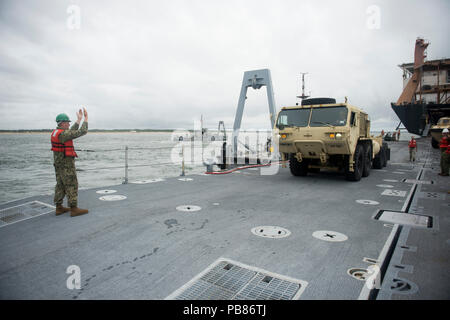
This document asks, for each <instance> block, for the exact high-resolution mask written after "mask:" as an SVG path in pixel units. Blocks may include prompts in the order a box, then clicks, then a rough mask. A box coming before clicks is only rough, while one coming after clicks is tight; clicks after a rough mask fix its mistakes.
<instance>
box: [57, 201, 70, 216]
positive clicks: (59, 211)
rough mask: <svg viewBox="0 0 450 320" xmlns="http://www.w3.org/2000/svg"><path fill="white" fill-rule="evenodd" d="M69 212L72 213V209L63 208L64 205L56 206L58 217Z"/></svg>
mask: <svg viewBox="0 0 450 320" xmlns="http://www.w3.org/2000/svg"><path fill="white" fill-rule="evenodd" d="M68 211H70V208H66V207H63V205H62V204H58V205H56V210H55V212H56V215H57V216H59V215H60V214H63V213H66V212H68Z"/></svg>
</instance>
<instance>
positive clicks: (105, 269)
mask: <svg viewBox="0 0 450 320" xmlns="http://www.w3.org/2000/svg"><path fill="white" fill-rule="evenodd" d="M418 144H419V152H418V162H417V163H414V164H411V163H409V162H408V161H407V159H408V148H407V142H391V143H389V145H390V148H391V161H390V162H389V163H388V165H387V167H386V168H385V169H384V170H372V171H371V174H370V176H369V177H367V178H364V179H362V180H361V181H360V182H356V183H352V182H348V181H345V179H344V177H343V176H342V175H339V174H337V173H331V172H329V173H328V172H324V173H315V174H310V175H309V176H307V177H294V176H292V175H291V174H290V172H289V169H288V168H281V169H280V170H279V172H278V174H276V175H261V174H260V171H259V169H256V170H248V169H247V170H241V171H236V172H234V173H232V174H226V175H192V176H188V178H191V179H192V180H188V181H185V180H179V179H178V178H168V179H164V180H162V181H153V182H151V183H145V184H138V183H130V184H127V185H117V186H110V187H106V188H96V189H90V190H82V191H80V193H79V203H80V206H81V207H83V208H84V207H87V208H88V209H89V211H90V212H89V214H88V215H84V216H80V217H75V218H71V217H70V216H69V215H68V214H64V215H61V216H55V214H54V213H46V214H42V215H38V216H35V217H32V218H31V217H30V218H29V219H27V220H23V221H18V222H14V221H13V220H14V219H13V217H10V218H9V220H8V219H7V218H5V217H3V218H4V219H3V220H2V221H3V222H4V224H3V225H2V226H1V227H0V242H1V243H2V249H1V253H0V288H1V290H0V298H1V299H52V300H53V299H63V300H65V299H67V300H84V299H125V300H128V299H151V300H156V299H158V300H159V299H166V298H169V299H177V298H179V297H180V296H179V295H178V294H181V293H183V292H184V293H185V294H186V292H188V290H189V289H190V288H192V285H194V284H195V285H198V281H199V279H200V278H201V276H203V279H204V276H205V275H206V273H207V271H208V270H211V268H212V267H214V266H217V265H218V264H217V263H218V262H220V261H225V265H226V266H229V268H234V269H233V270H238V269H239V270H241V271H242V270H244V271H246V272H249V273H250V274H251V276H250V277H249V278H245V276H244V275H243V276H242V278H233V279H231V278H230V279H231V280H230V281H232V280H233V281H236V286H240V287H239V288H240V289H239V292H237V291H238V290H235V291H233V285H234V284H233V283H232V284H231V285H229V286H228V287H227V286H226V285H225V284H222V286H221V285H220V284H218V283H215V285H214V289H215V291H212V290H211V288H207V289H205V290H203V291H201V292H200V291H195V290H191V291H190V293H189V296H188V298H189V299H196V298H199V297H201V298H202V299H226V300H227V299H234V298H237V297H238V296H239V294H240V295H241V298H242V297H243V298H244V299H245V298H248V299H251V298H252V297H253V300H260V299H269V300H272V299H277V298H280V297H283V294H287V293H286V292H285V291H283V292H282V290H281V289H280V287H277V288H276V289H274V291H273V292H272V293H271V294H272V295H268V296H267V295H266V296H264V295H261V292H260V295H258V292H256V293H255V292H253V293H248V295H247V296H245V295H244V296H243V294H244V291H245V290H244V287H247V286H248V283H246V282H245V281H247V280H249V279H250V280H251V279H254V275H256V274H259V273H260V274H262V275H263V276H264V277H263V278H262V280H261V281H263V282H264V281H265V282H266V283H268V284H267V285H268V286H269V282H270V281H272V279H275V278H276V279H282V280H284V281H288V282H289V281H290V282H289V283H293V286H294V287H295V286H297V288H300V290H298V291H296V292H295V293H294V294H292V295H290V296H288V295H287V297H288V298H294V299H302V300H329V299H348V300H355V299H394V300H395V299H449V298H450V287H449V283H450V275H449V274H448V272H447V271H448V270H449V267H450V257H449V245H450V243H449V240H448V239H449V238H450V237H449V234H450V233H449V231H450V220H449V217H448V214H449V195H448V194H447V191H448V190H450V184H449V181H450V180H449V179H448V177H441V176H438V175H437V173H438V171H439V152H438V151H436V150H432V149H431V147H430V143H429V141H428V140H427V139H419V143H418ZM431 181H433V184H429V183H431ZM101 189H114V190H116V192H115V193H114V195H123V196H126V199H124V200H122V201H101V200H100V199H99V198H100V197H101V196H102V195H101V194H98V193H97V191H99V190H101ZM32 201H40V202H42V203H47V204H52V196H51V195H47V196H38V197H33V198H29V199H24V200H20V201H15V202H10V203H6V204H3V205H1V206H0V210H2V212H7V210H6V209H8V208H11V207H14V206H20V205H22V204H24V203H27V202H32ZM179 206H184V207H181V209H184V210H185V211H179V210H177V207H179ZM196 206H198V207H200V208H197V207H196ZM188 207H189V208H188ZM196 209H199V210H196ZM380 210H385V211H397V212H406V215H409V216H408V217H407V218H415V219H412V220H414V221H416V222H417V221H418V222H420V221H419V220H421V219H420V218H421V217H423V216H427V217H428V218H430V219H428V220H427V223H425V224H417V225H414V223H413V225H410V224H409V223H410V222H411V221H412V220H411V219H406V220H401V223H396V222H395V221H394V222H390V221H389V219H387V220H382V219H383V215H382V214H381V213H383V211H380ZM8 212H9V211H8ZM413 214H415V215H413ZM380 217H381V218H380ZM385 217H387V215H386V216H385ZM376 218H380V219H378V220H377V219H376ZM5 221H9V222H5ZM405 221H406V222H405ZM266 226H275V227H280V228H283V229H275V231H276V230H284V231H283V232H282V235H284V237H277V234H280V232H281V231H280V232H272V234H269V235H268V236H267V237H261V236H258V235H257V233H258V232H261V230H262V229H264V227H266ZM257 227H259V229H261V230H258V229H256V230H255V228H257ZM252 229H253V231H255V233H256V234H255V233H252V232H251V231H252ZM286 230H287V232H289V234H288V235H287V236H286V234H287V233H284V232H285V231H286ZM320 231H324V232H323V233H320ZM261 233H263V232H261ZM269 233H270V232H269ZM313 235H314V236H313ZM315 236H317V237H315ZM330 240H331V241H330ZM371 265H376V266H377V267H378V268H379V269H380V273H379V276H380V278H379V280H380V283H379V284H376V283H375V284H374V286H372V287H370V285H369V283H368V282H367V281H363V280H362V279H361V278H360V279H357V278H354V277H352V276H351V275H350V273H351V272H349V270H351V269H353V268H355V269H362V270H371V269H370V266H371ZM70 266H75V267H77V268H79V269H78V270H79V276H80V277H79V280H80V285H79V288H77V287H76V281H75V282H72V280H71V277H72V276H73V275H75V273H73V271H72V270H75V269H73V268H72V269H71V268H70ZM208 268H209V269H208ZM225 269H226V268H225ZM226 270H228V269H226ZM374 270H375V269H374ZM220 272H225V271H223V270H221V271H220ZM246 274H247V273H246ZM370 274H373V273H368V275H369V276H370ZM354 275H358V274H357V273H355V274H354ZM366 278H367V277H366ZM245 279H247V280H245ZM244 280H245V281H244ZM280 281H281V280H280ZM74 285H75V287H74ZM208 290H209V291H208ZM277 290H278V291H277ZM208 292H211V294H210V295H209V296H208V294H207V293H208ZM196 294H197V295H196ZM202 294H203V295H202ZM251 294H253V295H251ZM255 294H256V295H255ZM277 294H279V295H278V296H277ZM221 297H222V298H221Z"/></svg>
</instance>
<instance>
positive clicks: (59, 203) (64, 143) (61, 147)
mask: <svg viewBox="0 0 450 320" xmlns="http://www.w3.org/2000/svg"><path fill="white" fill-rule="evenodd" d="M83 113H84V122H83V125H82V126H81V128H79V126H80V122H81V119H82V118H83ZM77 118H78V119H77V121H76V123H74V124H73V125H72V127H71V128H70V129H69V127H70V119H69V117H68V116H67V115H66V114H64V113H62V114H59V115H58V116H57V117H56V122H57V124H58V126H57V128H56V129H55V130H53V132H52V136H51V144H52V151H53V159H54V167H55V174H56V187H55V198H54V202H55V204H56V215H60V214H63V213H65V212H68V211H70V216H71V217H76V216H79V215H83V214H86V213H88V210H86V209H80V208H78V180H77V173H76V169H75V157H77V154H76V152H75V149H74V146H73V140H74V139H76V138H79V137H81V136H83V135H85V134H86V133H87V132H88V113H87V111H86V109H84V110H83V111H82V110H81V109H80V110H79V111H78V112H77ZM65 196H67V203H68V205H69V207H70V208H66V207H64V206H63V200H64V197H65Z"/></svg>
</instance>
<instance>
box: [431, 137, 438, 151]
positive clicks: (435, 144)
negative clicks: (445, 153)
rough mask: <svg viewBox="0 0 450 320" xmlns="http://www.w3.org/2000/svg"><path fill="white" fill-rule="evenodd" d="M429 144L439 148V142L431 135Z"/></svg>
mask: <svg viewBox="0 0 450 320" xmlns="http://www.w3.org/2000/svg"><path fill="white" fill-rule="evenodd" d="M431 146H432V147H433V148H434V149H439V142H438V141H437V140H436V139H434V138H433V137H431Z"/></svg>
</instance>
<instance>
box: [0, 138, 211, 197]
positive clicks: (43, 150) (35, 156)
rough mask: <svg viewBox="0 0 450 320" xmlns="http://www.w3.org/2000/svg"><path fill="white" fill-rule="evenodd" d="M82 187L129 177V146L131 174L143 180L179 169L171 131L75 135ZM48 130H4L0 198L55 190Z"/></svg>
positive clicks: (189, 170) (195, 169) (196, 169)
mask: <svg viewBox="0 0 450 320" xmlns="http://www.w3.org/2000/svg"><path fill="white" fill-rule="evenodd" d="M74 144H75V149H77V150H80V151H77V153H78V159H77V160H76V168H77V176H78V184H79V188H80V189H86V188H95V187H103V186H110V185H116V184H121V183H122V182H123V180H124V177H125V169H124V166H125V146H128V148H129V150H128V165H129V169H128V179H129V181H133V180H144V179H153V178H164V177H174V176H179V175H180V174H181V163H180V162H178V163H175V164H174V163H173V162H172V158H171V152H172V150H173V147H174V146H176V145H177V144H178V142H177V141H174V140H173V137H172V133H169V132H167V133H166V132H164V133H159V132H158V133H131V132H130V133H88V134H87V135H85V136H83V137H80V138H78V139H76V140H74ZM50 148H51V146H50V134H49V133H37V134H34V133H33V134H31V133H30V134H26V133H23V134H0V203H4V202H8V201H11V200H16V199H21V198H25V197H29V196H35V195H41V194H53V192H54V187H55V183H56V181H55V171H54V167H53V152H52V151H50ZM204 171H205V167H204V166H203V165H201V164H189V163H188V164H187V165H186V167H185V172H186V174H193V173H201V172H204Z"/></svg>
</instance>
